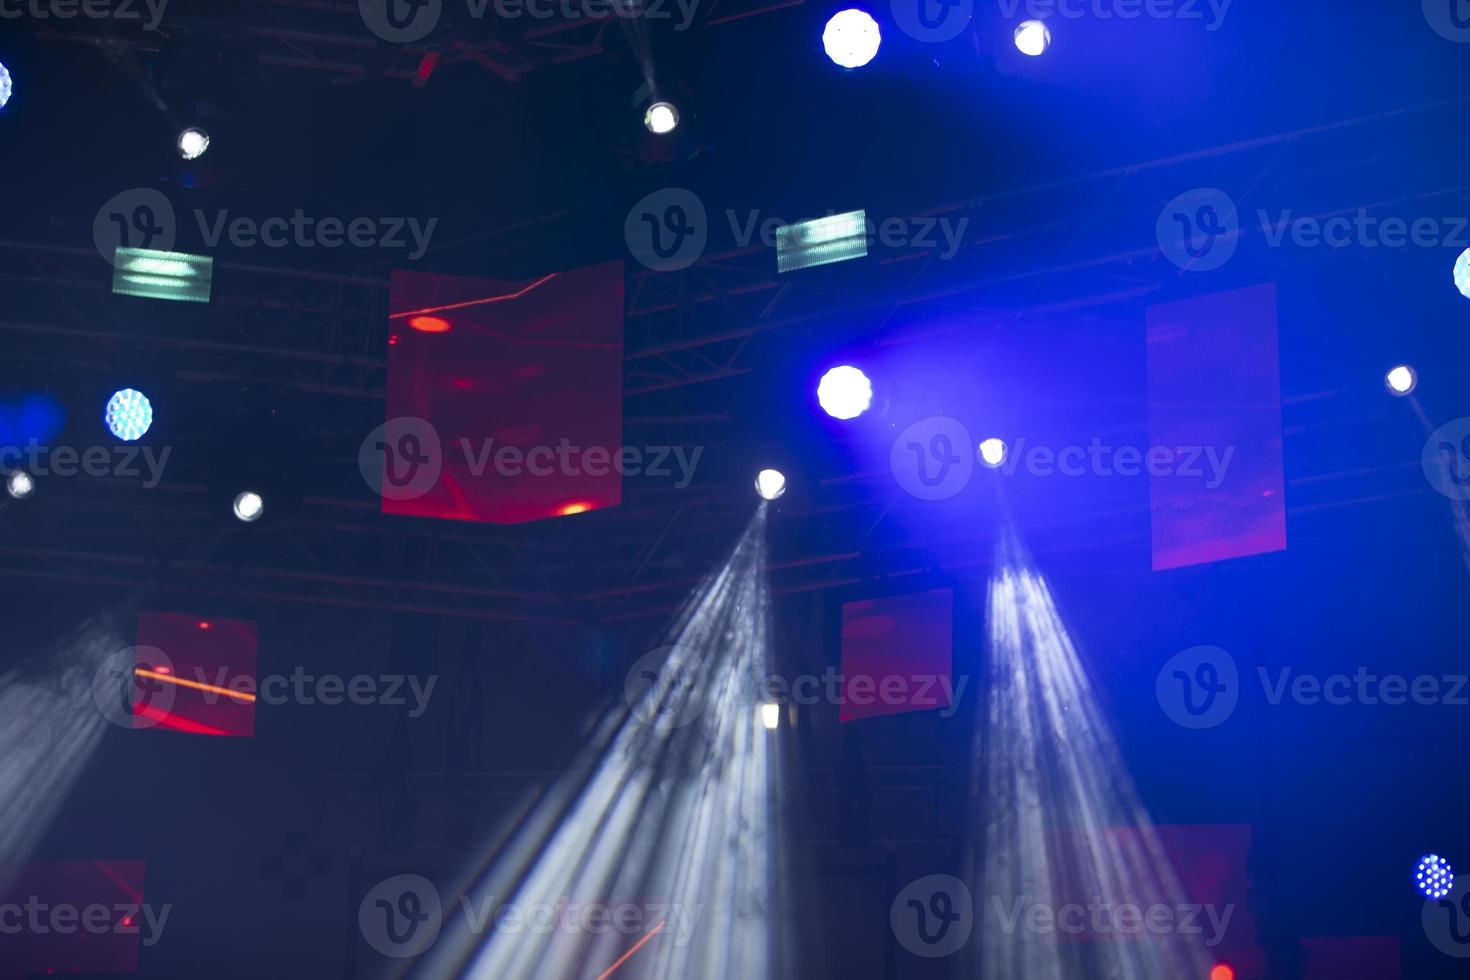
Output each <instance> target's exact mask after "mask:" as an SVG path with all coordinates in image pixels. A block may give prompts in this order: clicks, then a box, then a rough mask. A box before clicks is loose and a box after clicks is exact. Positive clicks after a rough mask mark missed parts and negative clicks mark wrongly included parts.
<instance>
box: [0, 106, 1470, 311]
mask: <svg viewBox="0 0 1470 980" xmlns="http://www.w3.org/2000/svg"><path fill="white" fill-rule="evenodd" d="M0 104H3V103H0ZM1455 288H1456V289H1458V290H1459V291H1460V295H1461V296H1464V297H1465V298H1466V299H1470V248H1467V249H1465V251H1463V252H1461V253H1460V257H1459V258H1458V259H1455Z"/></svg>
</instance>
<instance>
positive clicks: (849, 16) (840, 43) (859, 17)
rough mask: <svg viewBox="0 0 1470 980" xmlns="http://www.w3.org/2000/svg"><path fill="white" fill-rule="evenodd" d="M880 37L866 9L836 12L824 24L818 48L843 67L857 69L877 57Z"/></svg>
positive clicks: (881, 39) (880, 42)
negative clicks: (825, 25) (824, 50)
mask: <svg viewBox="0 0 1470 980" xmlns="http://www.w3.org/2000/svg"><path fill="white" fill-rule="evenodd" d="M882 43H883V34H882V32H881V31H879V30H878V22H877V21H876V20H874V19H873V17H872V15H871V14H869V13H868V12H867V11H866V10H856V9H849V10H839V11H838V12H837V13H835V14H833V15H832V19H831V20H829V21H827V28H826V30H824V31H823V32H822V47H823V48H825V49H826V51H827V57H829V58H831V59H832V61H833V62H834V63H836V64H838V65H841V66H842V67H843V68H861V67H862V66H863V65H866V64H867V63H868V62H870V61H872V60H873V58H874V57H875V56H876V55H877V54H878V46H879V45H880V44H882Z"/></svg>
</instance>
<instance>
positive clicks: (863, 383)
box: [817, 365, 873, 420]
mask: <svg viewBox="0 0 1470 980" xmlns="http://www.w3.org/2000/svg"><path fill="white" fill-rule="evenodd" d="M817 402H818V403H819V404H820V405H821V406H822V410H823V411H824V412H826V413H827V414H828V415H830V416H832V417H833V418H834V419H843V420H846V419H855V418H857V417H858V416H859V415H861V414H863V413H864V412H866V411H867V410H868V406H869V405H871V404H873V382H871V381H869V380H868V376H867V375H866V374H864V373H863V372H861V371H859V370H858V369H857V368H855V367H852V366H850V365H843V366H842V367H835V368H833V369H832V370H830V371H828V372H827V373H826V374H824V375H822V380H821V382H819V383H818V384H817Z"/></svg>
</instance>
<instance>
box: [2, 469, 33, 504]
mask: <svg viewBox="0 0 1470 980" xmlns="http://www.w3.org/2000/svg"><path fill="white" fill-rule="evenodd" d="M5 490H6V492H7V493H9V494H10V495H11V496H12V497H14V498H15V499H16V500H24V499H26V498H27V497H29V496H30V495H31V494H33V493H35V492H36V481H35V480H33V479H31V475H30V474H29V473H27V472H25V471H24V470H16V471H15V472H14V473H12V474H10V477H9V478H8V479H7V480H6V481H5Z"/></svg>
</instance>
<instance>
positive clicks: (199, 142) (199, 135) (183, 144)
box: [178, 126, 209, 160]
mask: <svg viewBox="0 0 1470 980" xmlns="http://www.w3.org/2000/svg"><path fill="white" fill-rule="evenodd" d="M178 146H179V156H181V157H183V158H184V159H185V160H198V159H199V158H200V157H202V156H204V151H205V150H207V149H209V134H208V133H206V132H205V131H204V130H202V129H200V128H199V127H198V126H190V127H189V128H188V129H186V130H184V131H183V132H182V133H180V134H179V143H178Z"/></svg>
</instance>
